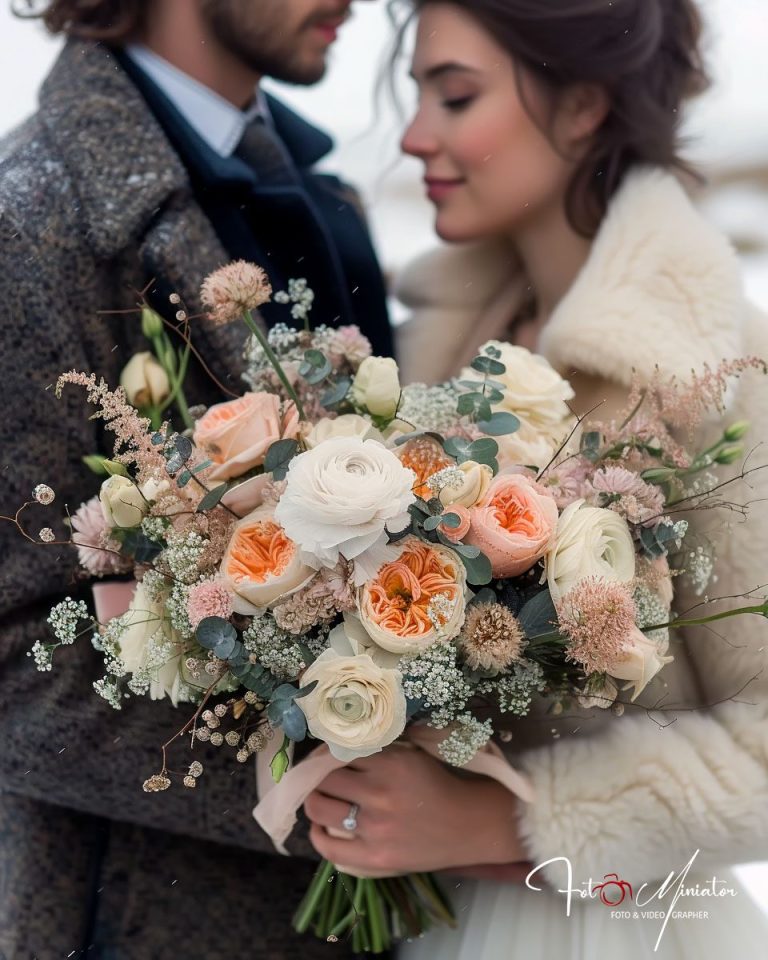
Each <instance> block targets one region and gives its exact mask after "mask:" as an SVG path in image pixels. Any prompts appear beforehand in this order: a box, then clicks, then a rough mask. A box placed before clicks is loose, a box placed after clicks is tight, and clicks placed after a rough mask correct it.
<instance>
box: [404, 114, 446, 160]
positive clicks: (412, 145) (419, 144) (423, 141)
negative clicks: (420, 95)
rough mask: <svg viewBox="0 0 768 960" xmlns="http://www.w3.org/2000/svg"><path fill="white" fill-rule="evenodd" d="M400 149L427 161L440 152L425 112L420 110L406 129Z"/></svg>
mask: <svg viewBox="0 0 768 960" xmlns="http://www.w3.org/2000/svg"><path fill="white" fill-rule="evenodd" d="M400 149H401V150H402V151H403V153H407V154H409V155H410V156H412V157H418V158H419V159H421V160H425V159H426V158H427V157H431V156H434V154H435V153H437V152H438V149H439V145H438V143H437V139H436V137H435V136H434V134H433V133H431V131H430V129H429V126H428V124H427V122H426V119H425V117H424V114H423V112H422V111H421V110H420V111H419V112H418V113H417V114H416V115H415V116H414V118H413V120H412V121H411V123H410V124H409V125H408V127H407V128H406V131H405V133H404V134H403V137H402V140H401V141H400Z"/></svg>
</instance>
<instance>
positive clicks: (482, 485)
mask: <svg viewBox="0 0 768 960" xmlns="http://www.w3.org/2000/svg"><path fill="white" fill-rule="evenodd" d="M456 470H457V471H459V473H461V474H462V478H461V480H460V481H459V479H458V476H457V479H456V482H455V483H449V484H447V485H446V486H445V487H443V489H442V490H441V491H440V494H439V496H440V503H442V505H443V506H444V507H450V506H453V505H454V504H455V505H456V506H461V507H474V505H475V504H476V503H477V501H478V500H482V498H483V497H484V496H485V495H486V493H487V492H488V487H490V485H491V481H492V480H493V470H491V468H490V467H489V466H487V464H484V463H475V461H474V460H466V461H465V462H464V463H460V464H459V465H458V466H457V467H456Z"/></svg>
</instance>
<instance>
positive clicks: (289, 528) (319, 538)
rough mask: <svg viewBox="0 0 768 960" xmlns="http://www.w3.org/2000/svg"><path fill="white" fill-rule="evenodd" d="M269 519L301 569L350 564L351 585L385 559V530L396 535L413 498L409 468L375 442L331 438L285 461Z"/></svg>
mask: <svg viewBox="0 0 768 960" xmlns="http://www.w3.org/2000/svg"><path fill="white" fill-rule="evenodd" d="M286 480H287V485H286V489H285V492H284V493H283V495H282V496H281V498H280V502H279V503H278V504H277V507H276V509H275V519H276V520H277V522H278V523H279V524H280V525H281V526H282V527H283V529H284V530H285V532H286V535H287V536H288V537H290V539H291V540H293V541H294V543H296V544H298V545H299V547H300V548H301V550H302V551H303V554H304V557H305V559H306V561H307V562H308V563H311V564H312V565H314V566H317V567H335V566H336V564H337V563H338V562H339V557H344V558H345V559H346V560H350V561H354V562H355V580H356V582H357V583H358V584H359V583H362V582H364V581H365V580H366V579H367V578H368V577H370V576H373V575H374V574H375V573H376V571H377V570H378V568H379V567H380V566H381V564H382V563H383V562H385V560H387V559H389V557H391V556H392V551H391V550H388V549H387V535H386V530H387V528H389V529H390V530H402V529H403V528H404V527H405V526H406V525H407V524H408V521H409V516H408V507H409V506H410V504H411V503H413V502H414V500H415V499H416V497H415V495H414V493H413V490H412V487H413V484H414V482H415V480H416V477H415V474H414V473H413V471H412V470H409V469H407V468H406V467H404V466H403V464H402V463H401V462H400V460H399V459H398V458H397V457H396V456H395V454H394V453H392V452H391V451H390V450H387V448H386V447H384V446H383V445H382V444H380V443H378V442H377V441H375V440H360V439H359V438H358V437H334V438H333V439H331V440H327V441H326V442H325V443H321V444H320V446H318V447H315V448H314V450H307V451H306V452H305V453H302V454H299V456H298V457H295V458H294V459H293V460H292V461H291V465H290V467H289V468H288V475H287V478H286Z"/></svg>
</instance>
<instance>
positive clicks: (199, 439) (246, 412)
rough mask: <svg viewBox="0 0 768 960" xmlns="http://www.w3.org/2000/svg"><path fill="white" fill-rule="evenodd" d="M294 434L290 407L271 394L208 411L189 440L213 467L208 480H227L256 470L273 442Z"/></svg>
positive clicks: (250, 396) (240, 399)
mask: <svg viewBox="0 0 768 960" xmlns="http://www.w3.org/2000/svg"><path fill="white" fill-rule="evenodd" d="M298 432H299V414H298V411H297V410H296V407H295V406H294V405H293V404H292V403H290V402H289V403H283V401H282V400H281V399H280V398H279V397H277V396H275V395H274V394H271V393H246V394H244V395H243V396H242V397H238V398H237V400H228V401H227V402H226V403H217V404H214V406H212V407H210V408H209V409H208V411H207V413H206V414H205V415H204V416H203V417H201V418H200V420H198V421H197V425H196V426H195V433H194V437H193V439H194V442H195V443H196V444H197V445H198V446H200V447H202V448H203V449H204V450H205V452H206V453H207V455H208V457H209V458H210V459H211V460H212V461H213V463H214V466H213V468H212V469H211V470H210V472H209V474H208V476H209V478H210V479H211V480H230V479H232V478H233V477H239V476H242V474H244V473H246V472H247V471H248V470H251V469H253V467H258V466H260V465H261V464H262V463H263V462H264V457H265V456H266V454H267V450H269V448H270V447H271V446H272V444H273V443H275V441H277V440H282V439H284V438H293V437H295V436H296V435H297V434H298Z"/></svg>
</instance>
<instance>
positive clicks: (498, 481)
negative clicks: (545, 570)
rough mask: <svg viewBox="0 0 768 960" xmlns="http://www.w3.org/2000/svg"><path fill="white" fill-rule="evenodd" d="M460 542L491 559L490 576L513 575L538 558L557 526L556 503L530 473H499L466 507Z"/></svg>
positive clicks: (544, 551)
mask: <svg viewBox="0 0 768 960" xmlns="http://www.w3.org/2000/svg"><path fill="white" fill-rule="evenodd" d="M470 514H471V518H472V525H471V527H470V530H469V533H468V534H467V535H466V536H465V537H464V542H465V543H468V544H471V545H473V546H475V547H479V548H480V549H481V550H482V551H483V553H484V554H485V555H486V556H487V557H488V559H489V560H490V561H491V567H492V570H493V575H494V577H516V576H518V575H519V574H521V573H525V571H526V570H530V568H531V567H532V566H533V565H534V563H536V561H537V560H539V559H541V557H543V556H544V554H545V553H546V552H547V550H548V549H549V547H550V546H551V544H552V542H553V539H554V535H555V529H556V528H557V516H558V515H557V504H556V503H555V501H554V500H553V498H552V497H551V496H550V494H549V493H548V492H547V491H546V490H545V488H544V487H542V486H540V485H539V484H538V483H537V482H536V481H535V480H533V479H532V478H531V477H529V476H526V475H525V474H520V473H511V474H500V475H499V476H497V477H496V478H495V480H494V481H493V482H492V483H491V485H490V487H489V488H488V491H487V493H486V494H485V496H484V497H483V499H482V500H480V501H479V503H477V504H476V505H475V506H474V507H472V509H471V510H470Z"/></svg>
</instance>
